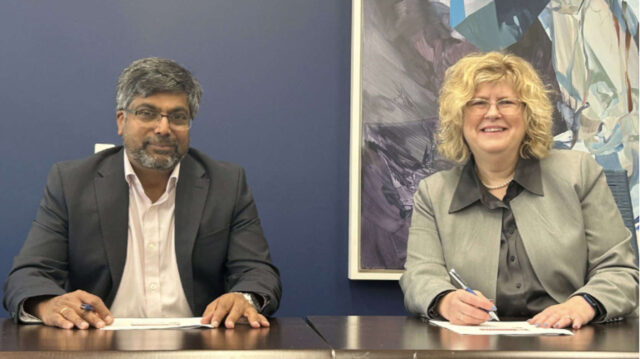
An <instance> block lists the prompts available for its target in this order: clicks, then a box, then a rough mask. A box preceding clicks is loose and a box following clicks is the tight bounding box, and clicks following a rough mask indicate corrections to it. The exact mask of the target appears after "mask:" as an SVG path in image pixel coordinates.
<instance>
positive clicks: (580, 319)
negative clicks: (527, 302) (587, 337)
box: [528, 295, 596, 329]
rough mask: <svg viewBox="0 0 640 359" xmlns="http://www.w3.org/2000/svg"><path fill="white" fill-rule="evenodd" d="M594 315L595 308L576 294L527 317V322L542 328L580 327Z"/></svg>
mask: <svg viewBox="0 0 640 359" xmlns="http://www.w3.org/2000/svg"><path fill="white" fill-rule="evenodd" d="M595 315H596V312H595V310H593V308H592V307H591V305H590V304H589V303H587V301H586V300H585V299H584V298H582V297H581V296H579V295H577V296H574V297H571V298H569V299H567V301H566V302H564V303H562V304H556V305H552V306H550V307H548V308H547V309H545V310H543V311H542V312H540V313H538V314H536V315H535V316H534V317H533V318H531V319H529V320H528V322H529V324H534V325H535V326H538V327H544V328H566V327H568V326H571V327H573V329H580V327H582V326H583V325H585V324H587V323H589V322H590V321H591V320H592V319H593V317H594V316H595Z"/></svg>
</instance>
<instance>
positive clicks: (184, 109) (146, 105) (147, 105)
mask: <svg viewBox="0 0 640 359" xmlns="http://www.w3.org/2000/svg"><path fill="white" fill-rule="evenodd" d="M141 108H147V109H149V110H152V111H156V112H162V111H161V110H160V109H159V108H157V107H155V106H153V105H150V104H148V103H141V104H140V105H138V106H136V110H139V109H141ZM180 111H184V112H187V113H189V111H188V110H187V109H186V108H184V107H182V106H177V107H174V108H172V109H170V110H168V111H167V113H174V112H180Z"/></svg>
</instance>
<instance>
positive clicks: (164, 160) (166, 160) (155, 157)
mask: <svg viewBox="0 0 640 359" xmlns="http://www.w3.org/2000/svg"><path fill="white" fill-rule="evenodd" d="M122 139H123V143H124V147H125V149H126V150H127V154H128V155H129V156H130V157H131V160H133V161H135V162H137V163H138V164H140V165H141V166H142V167H144V168H148V169H154V170H170V169H172V168H174V167H175V166H176V165H177V164H178V162H180V160H181V159H182V157H184V155H185V153H180V150H179V147H178V141H176V140H175V139H169V138H165V137H161V136H155V137H150V138H145V139H144V140H143V141H142V144H141V145H140V146H139V147H134V146H132V145H131V144H130V143H129V141H128V136H127V135H126V134H124V133H123V135H122ZM151 144H153V145H163V146H167V145H169V146H171V147H172V149H171V150H167V151H156V153H157V154H153V153H151V152H149V149H148V146H149V145H151Z"/></svg>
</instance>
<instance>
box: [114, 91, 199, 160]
mask: <svg viewBox="0 0 640 359" xmlns="http://www.w3.org/2000/svg"><path fill="white" fill-rule="evenodd" d="M127 110H128V111H123V110H120V111H117V112H116V123H117V125H118V134H119V135H120V136H122V142H123V144H124V148H125V149H126V151H127V155H128V156H129V160H130V161H131V162H132V165H133V166H134V168H135V167H142V168H147V169H156V170H169V169H172V168H174V167H175V166H176V164H178V162H179V161H180V159H182V157H183V156H184V155H185V153H187V150H188V148H189V129H188V127H177V126H173V125H170V124H169V119H168V118H167V117H164V116H163V117H160V119H159V120H157V121H147V122H145V121H143V120H142V119H141V118H142V117H141V116H138V115H136V112H138V113H141V112H140V111H150V112H155V113H158V112H159V113H161V114H163V115H170V114H175V113H181V112H182V113H184V112H186V113H187V114H189V105H188V102H187V95H186V94H184V93H178V94H177V93H157V94H154V95H151V96H148V97H141V96H138V97H136V98H134V99H133V101H131V103H130V104H129V107H128V109H127ZM147 113H149V112H147Z"/></svg>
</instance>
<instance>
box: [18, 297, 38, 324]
mask: <svg viewBox="0 0 640 359" xmlns="http://www.w3.org/2000/svg"><path fill="white" fill-rule="evenodd" d="M24 302H25V301H24V300H23V301H22V302H21V303H20V309H19V310H18V320H19V321H20V323H25V324H39V323H42V320H40V319H39V318H38V317H36V316H34V315H32V314H29V313H27V312H26V311H25V310H24Z"/></svg>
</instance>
